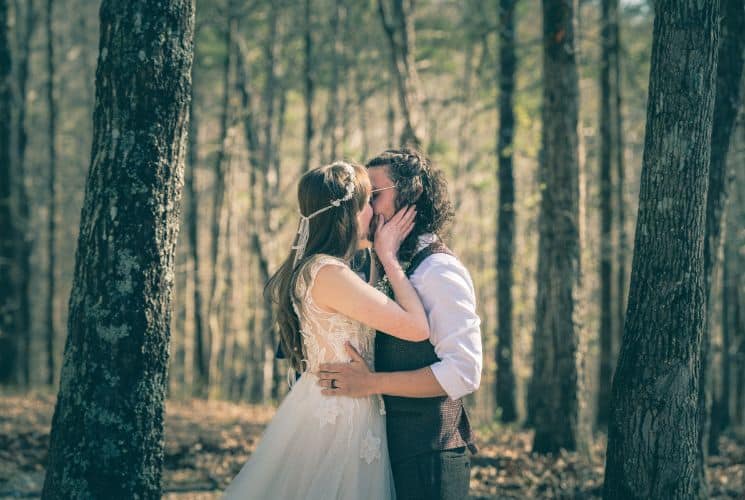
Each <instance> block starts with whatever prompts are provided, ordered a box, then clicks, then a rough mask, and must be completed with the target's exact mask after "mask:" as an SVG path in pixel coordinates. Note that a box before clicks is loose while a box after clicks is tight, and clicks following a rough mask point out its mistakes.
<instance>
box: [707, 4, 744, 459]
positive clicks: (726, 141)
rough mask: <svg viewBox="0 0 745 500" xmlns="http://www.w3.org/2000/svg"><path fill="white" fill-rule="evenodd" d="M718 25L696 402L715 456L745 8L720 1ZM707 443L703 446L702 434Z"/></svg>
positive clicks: (721, 422) (720, 428)
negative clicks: (717, 309) (718, 308)
mask: <svg viewBox="0 0 745 500" xmlns="http://www.w3.org/2000/svg"><path fill="white" fill-rule="evenodd" d="M721 6H722V25H721V29H720V41H719V53H718V62H717V79H716V97H715V103H714V122H713V128H712V132H711V166H710V168H709V190H708V192H707V198H706V239H705V243H704V244H705V246H704V283H705V286H706V311H707V321H706V325H705V328H704V338H703V342H702V350H701V352H702V355H701V359H702V363H701V380H700V382H699V391H700V395H699V403H700V405H701V416H702V421H701V429H703V430H704V432H703V433H702V434H701V440H700V441H701V442H700V445H701V453H702V455H704V456H705V455H706V452H707V449H708V450H709V451H710V452H711V453H718V452H719V435H720V434H721V432H722V431H723V430H724V428H725V422H724V421H725V420H726V418H727V417H726V416H724V415H723V414H724V413H725V412H726V411H727V410H726V409H725V408H723V407H722V406H721V404H717V403H721V400H719V399H717V400H716V401H714V404H713V405H712V398H713V397H714V395H713V394H712V386H711V383H710V382H711V380H710V379H711V377H710V371H711V369H712V366H711V363H710V362H711V333H710V330H711V324H712V321H713V318H712V317H711V309H712V308H711V304H712V293H713V290H712V283H713V282H714V275H715V272H717V269H718V268H719V266H720V265H721V258H720V255H721V251H722V243H723V238H722V231H723V224H724V220H725V218H724V212H725V208H726V205H727V198H728V195H729V186H728V182H729V179H730V176H729V174H728V165H727V152H728V151H729V145H730V137H731V135H732V130H733V129H734V125H735V119H736V118H737V113H738V111H739V110H740V100H741V96H740V89H741V86H740V81H741V78H742V72H743V71H742V69H743V62H744V61H743V58H745V4H743V2H742V0H721ZM707 432H710V435H709V436H708V437H709V439H708V443H707V442H706V441H707V439H706V437H707V436H706V434H707Z"/></svg>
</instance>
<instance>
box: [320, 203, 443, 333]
mask: <svg viewBox="0 0 745 500" xmlns="http://www.w3.org/2000/svg"><path fill="white" fill-rule="evenodd" d="M415 214H416V212H415V211H414V210H413V209H411V208H407V209H404V210H400V211H399V212H398V213H397V214H396V215H395V216H393V217H392V218H391V220H390V221H388V223H386V224H385V226H383V225H382V224H380V225H379V226H378V228H379V229H378V231H377V233H376V240H377V241H379V242H384V243H382V244H378V245H377V246H378V251H377V254H378V258H379V259H380V261H381V263H382V264H383V268H384V269H385V272H386V275H387V276H388V279H389V281H390V283H391V286H392V288H393V292H394V293H395V295H396V301H393V300H391V299H390V298H389V297H387V296H386V295H385V294H383V293H382V292H380V291H378V290H376V289H375V288H373V287H372V286H370V285H368V284H367V283H365V282H364V281H363V280H361V279H360V278H359V276H357V275H356V274H355V273H354V272H353V271H352V270H350V269H348V268H344V267H340V266H325V267H323V268H322V269H321V270H320V271H319V272H318V275H317V277H316V281H315V284H314V286H313V289H312V290H311V294H312V296H313V300H314V301H315V302H316V303H317V304H318V305H320V306H322V307H323V308H325V309H328V310H332V311H335V312H339V313H341V314H344V315H345V316H348V317H350V318H352V319H355V320H357V321H359V322H361V323H364V324H365V325H367V326H370V327H372V328H374V329H376V330H380V331H382V332H385V333H388V334H390V335H393V336H394V337H398V338H400V339H404V340H410V341H415V342H418V341H422V340H426V339H428V338H429V324H428V322H427V314H426V312H425V311H424V307H423V306H422V302H421V300H419V296H418V295H417V293H416V291H415V290H414V287H413V286H412V285H411V283H410V282H409V279H408V278H407V277H406V274H405V273H404V270H403V269H402V268H401V265H400V264H399V262H398V260H397V258H396V252H397V251H398V246H399V245H400V243H401V241H402V240H403V239H404V238H405V237H406V235H407V234H409V232H411V229H412V227H413V221H414V216H415Z"/></svg>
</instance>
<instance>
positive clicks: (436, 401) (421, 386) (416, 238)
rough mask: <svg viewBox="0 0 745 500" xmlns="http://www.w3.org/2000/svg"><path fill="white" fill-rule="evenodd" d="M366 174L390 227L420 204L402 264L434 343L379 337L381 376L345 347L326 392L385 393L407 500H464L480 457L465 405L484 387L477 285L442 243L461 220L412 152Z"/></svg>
mask: <svg viewBox="0 0 745 500" xmlns="http://www.w3.org/2000/svg"><path fill="white" fill-rule="evenodd" d="M367 168H368V173H369V174H370V180H371V182H372V187H373V195H372V196H373V198H372V207H373V212H374V214H375V215H383V217H384V219H385V220H386V221H387V220H389V219H390V218H391V217H392V216H393V215H394V214H395V213H396V211H397V210H398V209H399V208H401V207H405V206H407V205H410V204H414V205H416V209H417V218H416V222H415V224H416V225H415V227H414V230H413V231H412V232H411V234H410V235H409V236H408V237H407V238H406V239H405V240H404V242H403V243H402V245H401V248H400V250H399V261H400V262H401V263H402V266H403V267H404V269H406V274H407V276H409V279H410V280H411V284H412V285H413V286H414V288H415V289H416V291H417V293H418V294H419V297H420V298H421V300H422V304H423V305H424V308H425V310H426V312H427V317H428V318H429V324H430V325H429V326H430V339H429V340H426V341H423V342H408V341H404V340H400V339H397V338H394V337H392V336H390V335H386V334H385V333H382V332H377V335H376V340H375V371H374V372H373V371H371V370H370V369H369V367H368V366H367V365H366V364H365V361H364V360H363V359H362V357H361V356H360V355H359V354H358V353H357V352H356V351H355V350H354V348H353V347H351V346H350V345H347V350H348V351H349V355H350V356H351V358H352V361H351V362H350V363H341V364H339V363H329V364H323V365H321V368H320V369H321V372H320V373H319V384H320V385H322V386H323V387H324V388H325V389H324V391H323V393H324V394H327V395H336V396H352V397H365V396H370V395H373V394H382V395H383V397H384V400H385V408H386V424H387V425H386V426H387V433H388V450H389V453H390V457H391V466H392V468H393V476H394V481H395V485H396V496H397V498H398V499H399V500H408V499H448V500H450V499H452V500H456V499H457V500H461V499H464V498H466V497H467V496H468V484H469V480H470V459H469V456H468V453H467V452H468V451H471V452H472V453H473V452H475V451H476V447H475V446H474V443H473V434H472V432H471V427H470V424H469V422H468V415H467V414H466V410H465V408H464V407H463V402H462V399H461V398H462V397H463V396H465V395H466V394H469V393H472V392H473V391H475V390H476V389H477V388H478V387H479V383H480V380H481V367H482V354H481V331H480V320H479V317H478V316H477V314H476V299H475V293H474V289H473V283H472V281H471V277H470V275H469V273H468V271H467V270H466V269H465V267H463V265H462V264H461V263H460V261H458V259H457V258H456V257H455V256H454V255H453V253H452V252H451V251H450V250H449V249H448V248H447V247H446V246H445V244H444V243H443V242H442V241H441V240H440V238H439V236H438V233H442V231H443V229H444V227H445V226H446V224H447V223H449V222H450V221H451V219H452V218H453V211H452V206H451V204H450V201H449V199H448V194H447V183H446V182H445V179H444V178H443V176H442V173H441V172H439V171H438V170H436V169H434V168H433V167H432V165H431V164H430V161H429V160H428V159H427V158H426V157H425V156H424V155H422V154H421V153H420V152H418V151H415V150H412V149H400V150H388V151H385V152H383V153H382V154H380V155H379V156H376V157H375V158H373V159H372V160H370V161H369V162H368V163H367ZM373 220H375V218H373ZM372 233H373V231H371V234H372Z"/></svg>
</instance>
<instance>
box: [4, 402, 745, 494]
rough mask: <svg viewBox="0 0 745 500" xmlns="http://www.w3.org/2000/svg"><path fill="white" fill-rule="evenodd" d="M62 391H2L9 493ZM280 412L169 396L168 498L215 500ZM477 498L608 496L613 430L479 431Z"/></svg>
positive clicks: (726, 464) (39, 454)
mask: <svg viewBox="0 0 745 500" xmlns="http://www.w3.org/2000/svg"><path fill="white" fill-rule="evenodd" d="M53 412H54V396H50V395H45V394H28V395H23V396H19V395H15V396H9V395H4V396H0V498H18V497H25V498H38V496H39V492H40V491H41V487H42V484H43V481H44V464H45V462H46V456H47V448H48V446H49V426H50V424H51V420H52V413H53ZM273 414H274V408H272V407H268V406H258V405H248V404H235V403H229V402H224V401H203V400H191V401H169V402H168V403H167V404H166V423H165V437H166V439H165V462H164V467H163V487H164V491H165V494H164V498H166V499H169V500H208V499H215V498H218V497H219V492H220V491H221V490H222V488H224V487H225V486H226V485H227V484H228V482H229V481H230V480H231V479H232V478H233V477H234V476H235V475H236V474H237V473H238V471H239V470H240V469H241V467H242V466H243V464H244V463H245V462H246V460H247V459H248V457H249V456H250V454H251V452H252V451H253V450H254V448H255V447H256V444H257V442H258V440H259V438H260V437H261V433H262V430H263V429H264V427H265V426H266V424H267V423H268V422H269V420H270V419H271V417H272V415H273ZM477 436H478V445H479V453H478V454H476V455H474V456H473V457H472V460H471V463H472V468H471V498H472V499H510V498H566V499H570V498H571V499H595V498H600V496H601V492H602V486H603V467H604V466H603V464H604V456H605V438H604V436H603V435H599V437H598V438H597V439H595V441H594V443H593V445H592V446H591V448H590V449H589V450H588V452H587V453H586V454H585V455H582V454H578V453H570V452H565V451H562V452H560V453H559V454H557V455H538V454H532V453H531V452H530V447H531V441H532V433H531V432H530V431H526V430H521V429H517V428H514V427H503V426H497V425H492V426H490V427H489V428H485V429H481V430H480V432H478V433H477ZM707 477H708V480H709V487H710V493H711V498H712V499H724V498H745V434H743V433H742V432H740V433H739V434H738V433H734V432H732V433H729V434H728V435H727V436H725V437H723V438H722V441H721V454H720V455H718V456H713V457H710V458H709V461H708V464H707Z"/></svg>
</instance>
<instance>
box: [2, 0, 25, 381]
mask: <svg viewBox="0 0 745 500" xmlns="http://www.w3.org/2000/svg"><path fill="white" fill-rule="evenodd" d="M12 70H13V66H12V60H11V52H10V40H9V39H8V2H7V0H0V283H3V286H0V383H3V384H10V383H16V382H17V381H18V379H17V368H16V367H17V364H18V357H19V352H18V351H19V347H20V337H19V335H20V334H21V332H20V330H19V328H18V325H17V324H16V321H17V319H18V315H17V314H16V310H17V307H18V305H17V304H18V297H17V295H18V293H17V287H16V286H15V285H16V283H15V276H14V274H15V273H14V269H13V263H14V260H15V259H14V257H15V241H16V238H15V233H16V230H17V223H16V221H15V214H14V211H13V189H12V186H13V184H14V179H13V172H12V165H11V143H12V123H13V72H12Z"/></svg>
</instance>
